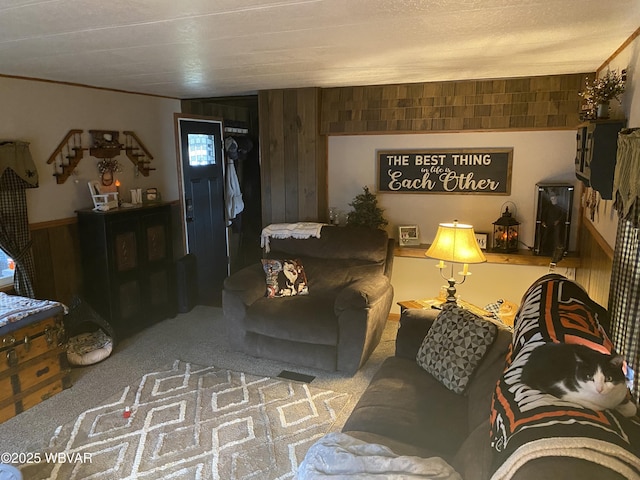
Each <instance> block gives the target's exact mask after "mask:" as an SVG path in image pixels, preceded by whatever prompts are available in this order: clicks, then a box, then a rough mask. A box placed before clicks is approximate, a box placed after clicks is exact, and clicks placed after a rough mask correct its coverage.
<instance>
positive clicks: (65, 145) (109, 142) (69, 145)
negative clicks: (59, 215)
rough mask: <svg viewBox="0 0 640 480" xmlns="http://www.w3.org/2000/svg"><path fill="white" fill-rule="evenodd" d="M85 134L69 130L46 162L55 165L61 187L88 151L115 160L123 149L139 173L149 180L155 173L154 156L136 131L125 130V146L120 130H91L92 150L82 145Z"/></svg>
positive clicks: (57, 181) (57, 180)
mask: <svg viewBox="0 0 640 480" xmlns="http://www.w3.org/2000/svg"><path fill="white" fill-rule="evenodd" d="M82 133H83V130H78V129H74V130H69V132H68V133H67V134H66V135H65V137H64V138H63V139H62V141H61V142H60V144H59V145H58V147H57V148H56V149H55V150H54V151H53V153H52V154H51V156H50V157H49V160H47V163H48V164H53V166H54V173H53V176H54V177H56V183H58V184H61V183H64V182H66V181H67V178H69V176H70V175H71V174H72V173H73V171H74V169H75V168H76V167H77V166H78V163H80V160H82V157H83V156H84V151H85V150H89V154H90V155H91V156H93V157H96V158H114V157H116V156H118V155H120V153H121V152H122V151H123V150H124V152H125V154H126V155H127V157H128V158H129V160H131V163H133V165H134V166H135V167H136V173H141V174H142V175H144V176H145V177H148V176H149V172H150V171H152V170H155V168H151V167H150V164H151V160H153V155H151V153H150V152H149V150H148V149H147V147H146V146H145V145H144V144H143V143H142V141H141V140H140V139H139V138H138V136H137V135H136V134H135V133H134V132H132V131H130V130H125V131H123V132H122V133H123V134H124V136H125V143H124V144H121V143H119V142H118V132H117V131H113V130H89V133H90V134H91V147H90V148H86V147H83V146H82Z"/></svg>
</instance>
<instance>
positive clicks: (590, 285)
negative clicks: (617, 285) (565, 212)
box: [558, 219, 613, 308]
mask: <svg viewBox="0 0 640 480" xmlns="http://www.w3.org/2000/svg"><path fill="white" fill-rule="evenodd" d="M578 234H579V238H580V239H579V242H580V243H579V245H580V258H581V264H580V268H578V269H576V281H577V282H578V283H579V284H580V285H582V286H583V287H584V288H585V289H586V290H587V292H588V293H589V296H590V297H591V298H592V299H593V300H594V301H596V302H598V303H599V304H600V305H602V306H603V307H605V308H607V307H608V303H609V286H610V284H611V267H612V264H613V250H612V249H611V247H610V246H609V245H608V244H607V242H605V241H604V239H603V238H602V237H601V236H600V234H599V233H598V232H597V230H596V229H595V228H594V227H593V226H592V224H591V223H590V222H589V221H588V220H586V219H582V222H581V225H580V228H579V230H578ZM558 266H559V267H560V266H562V263H560V264H559V265H558Z"/></svg>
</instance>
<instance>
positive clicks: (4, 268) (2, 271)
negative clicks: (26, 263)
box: [0, 250, 16, 287]
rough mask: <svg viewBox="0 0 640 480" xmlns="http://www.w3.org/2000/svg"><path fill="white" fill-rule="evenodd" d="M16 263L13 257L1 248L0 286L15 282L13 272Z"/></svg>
mask: <svg viewBox="0 0 640 480" xmlns="http://www.w3.org/2000/svg"><path fill="white" fill-rule="evenodd" d="M15 268H16V264H15V262H14V261H13V259H12V258H11V257H9V256H8V255H7V254H6V253H4V251H2V250H0V287H3V286H5V285H11V284H12V283H13V272H14V271H15Z"/></svg>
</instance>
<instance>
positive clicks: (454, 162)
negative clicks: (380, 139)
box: [376, 148, 513, 195]
mask: <svg viewBox="0 0 640 480" xmlns="http://www.w3.org/2000/svg"><path fill="white" fill-rule="evenodd" d="M376 155H377V157H378V191H379V192H402V193H410V192H413V193H475V194H483V195H509V194H510V193H511V163H512V161H513V148H491V149H479V148H465V149H434V150H421V151H417V150H394V151H388V150H385V151H382V150H378V151H377V152H376Z"/></svg>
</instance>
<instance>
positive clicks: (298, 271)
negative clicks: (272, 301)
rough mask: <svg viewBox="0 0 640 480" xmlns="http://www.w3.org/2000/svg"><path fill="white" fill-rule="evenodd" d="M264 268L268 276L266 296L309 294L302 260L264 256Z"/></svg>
mask: <svg viewBox="0 0 640 480" xmlns="http://www.w3.org/2000/svg"><path fill="white" fill-rule="evenodd" d="M262 268H263V269H264V273H265V274H266V276H267V291H266V292H265V297H269V298H274V297H292V296H294V295H308V294H309V287H308V286H307V276H306V274H305V272H304V267H303V266H302V262H301V261H300V260H297V259H296V260H292V259H284V260H273V259H268V258H263V259H262Z"/></svg>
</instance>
